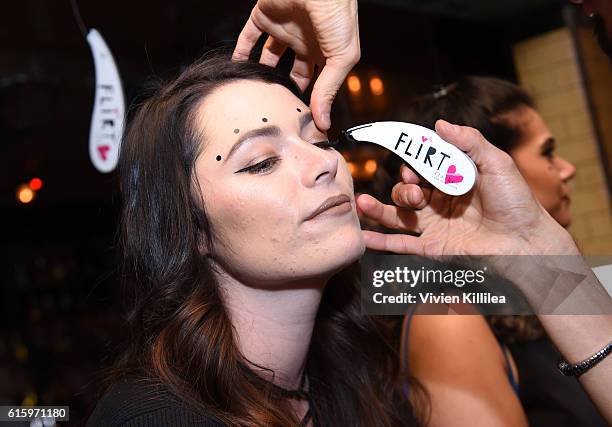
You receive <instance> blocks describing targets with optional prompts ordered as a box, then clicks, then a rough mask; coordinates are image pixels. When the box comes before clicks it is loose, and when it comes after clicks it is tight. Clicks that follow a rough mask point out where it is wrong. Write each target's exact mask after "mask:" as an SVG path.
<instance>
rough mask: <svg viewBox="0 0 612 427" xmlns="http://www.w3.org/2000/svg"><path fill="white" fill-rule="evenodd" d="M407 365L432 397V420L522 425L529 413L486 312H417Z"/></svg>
mask: <svg viewBox="0 0 612 427" xmlns="http://www.w3.org/2000/svg"><path fill="white" fill-rule="evenodd" d="M403 339H407V340H408V349H409V351H408V369H409V372H410V374H411V375H413V376H415V377H416V378H417V379H418V380H419V381H420V382H421V384H423V385H424V386H425V388H426V389H427V391H428V393H429V395H430V399H431V418H430V420H429V424H428V426H430V427H446V426H466V427H467V426H470V427H497V426H499V427H505V426H508V427H521V426H525V427H526V426H527V418H526V416H525V413H524V412H523V408H522V406H521V403H520V401H519V399H518V397H517V396H516V394H515V392H514V390H513V389H512V386H511V384H510V382H509V380H508V372H507V369H506V364H505V359H504V355H503V353H502V349H501V347H500V346H499V344H498V343H497V340H496V339H495V336H494V335H493V333H492V332H491V329H490V328H489V326H488V325H487V323H486V321H485V319H484V318H483V317H482V316H447V315H441V316H432V315H415V316H413V318H412V321H411V324H410V328H409V333H408V334H407V336H404V337H403Z"/></svg>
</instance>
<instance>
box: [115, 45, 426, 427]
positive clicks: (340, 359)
mask: <svg viewBox="0 0 612 427" xmlns="http://www.w3.org/2000/svg"><path fill="white" fill-rule="evenodd" d="M245 79H246V80H256V81H262V82H265V83H268V84H279V85H282V86H284V87H286V88H288V89H289V90H291V92H292V93H294V94H295V95H296V96H298V97H300V98H301V93H300V91H299V89H298V88H297V86H296V85H295V83H294V82H293V81H292V80H290V79H289V78H288V77H286V76H283V75H281V74H279V73H278V72H277V71H276V70H275V69H273V68H271V67H267V66H264V65H261V64H257V63H250V62H232V61H230V60H229V58H228V57H226V56H218V55H217V56H213V57H210V58H208V59H204V60H200V61H198V62H197V63H195V64H193V65H191V66H190V67H188V68H187V69H186V70H185V71H184V72H183V73H181V75H180V76H179V77H178V78H177V79H176V80H174V81H171V82H169V83H166V84H162V85H161V87H159V88H158V89H157V90H156V92H155V93H154V94H153V96H152V97H150V98H149V99H147V100H146V101H145V102H143V103H142V104H141V105H139V106H138V109H137V110H136V112H135V114H134V117H133V118H132V120H131V121H130V123H129V126H128V128H127V131H126V134H125V136H124V140H123V143H122V147H121V155H120V167H119V174H120V181H121V192H122V196H123V209H122V214H121V225H120V232H119V233H120V249H121V251H120V254H121V266H122V267H121V268H122V269H121V272H122V275H121V277H122V281H123V290H124V297H123V298H124V302H125V304H126V309H127V311H128V316H127V324H128V326H129V328H128V331H127V332H128V337H127V339H126V348H125V350H124V351H123V353H122V354H121V356H120V358H119V359H118V360H117V362H116V364H115V365H114V366H113V368H112V370H111V372H110V374H109V375H108V380H107V383H108V384H112V383H113V382H115V381H116V380H117V379H119V378H120V377H122V376H124V375H128V374H131V373H134V372H142V373H144V375H145V376H146V377H147V378H149V379H151V380H152V381H156V382H159V383H160V384H162V385H163V386H165V387H167V388H168V389H169V390H170V391H171V392H172V393H173V394H174V395H176V396H178V397H179V398H180V399H181V400H183V401H185V402H188V403H190V404H191V405H194V406H195V407H196V408H197V409H201V410H203V411H206V412H208V413H210V414H212V415H214V416H215V417H216V418H218V419H219V420H221V421H222V422H224V423H225V424H227V425H231V426H283V427H284V426H292V425H298V420H297V418H296V415H295V414H294V411H293V410H292V407H291V405H290V403H289V402H288V401H286V400H284V399H282V398H280V397H279V396H278V395H277V394H275V391H274V388H273V387H271V386H270V383H268V382H266V381H264V380H263V379H262V378H260V377H259V376H258V375H253V372H252V371H249V368H246V367H247V366H252V365H250V363H249V361H248V360H245V358H244V357H243V355H242V354H241V353H240V351H239V349H238V347H237V345H236V341H235V336H234V331H233V329H232V324H231V322H230V318H229V316H228V312H227V310H226V308H225V306H224V303H223V299H222V298H221V295H220V292H219V288H218V284H217V283H216V281H215V276H214V274H213V270H212V267H211V263H210V262H209V257H212V256H213V255H214V253H215V247H214V242H215V230H214V229H212V228H211V224H210V222H209V220H208V217H207V214H206V202H207V201H206V200H202V198H201V191H200V189H199V187H198V184H197V180H196V179H195V178H194V164H195V161H196V159H197V157H198V153H199V152H200V151H201V149H202V144H203V143H205V142H206V136H205V135H202V134H201V132H200V131H199V130H198V129H197V128H196V124H195V114H196V111H197V109H198V106H199V105H201V103H202V102H206V96H207V95H208V94H210V93H211V91H213V90H214V89H215V88H217V87H219V86H221V85H223V84H226V83H228V82H231V81H236V80H245ZM203 247H205V248H206V251H202V250H201V249H202V248H203ZM203 253H206V254H205V255H203ZM357 272H358V264H357V263H355V264H353V265H352V266H350V267H349V268H346V269H345V270H343V271H341V272H340V273H338V274H336V275H335V276H334V277H333V278H332V279H331V280H330V281H329V282H328V284H327V287H326V289H325V291H324V294H323V297H322V301H321V306H320V309H319V312H318V315H317V319H316V323H315V327H314V331H313V335H312V341H311V344H310V350H309V354H308V358H307V366H306V369H307V372H308V377H309V385H310V394H311V397H312V400H313V402H314V407H313V408H311V410H312V411H313V412H314V416H315V418H316V420H317V422H318V425H320V426H337V425H347V426H348V425H350V426H361V425H363V426H394V425H413V423H414V422H413V415H412V408H411V405H410V403H409V402H408V400H407V398H406V396H405V394H404V393H402V391H401V390H402V387H403V386H405V385H406V383H405V379H404V378H405V377H404V376H403V374H402V373H401V372H400V371H399V358H398V354H397V351H396V349H394V348H393V347H392V346H391V345H390V342H391V341H390V339H391V337H390V336H389V334H390V330H389V328H388V327H387V326H386V324H385V323H383V322H382V321H381V320H379V319H377V318H374V317H368V316H362V315H361V313H360V299H359V298H360V293H359V285H358V281H357V274H356V273H357ZM245 368H246V369H245Z"/></svg>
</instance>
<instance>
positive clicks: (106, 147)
mask: <svg viewBox="0 0 612 427" xmlns="http://www.w3.org/2000/svg"><path fill="white" fill-rule="evenodd" d="M108 150H110V146H109V145H98V152H99V153H100V157H102V160H106V154H107V153H108Z"/></svg>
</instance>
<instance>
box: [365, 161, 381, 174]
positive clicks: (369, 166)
mask: <svg viewBox="0 0 612 427" xmlns="http://www.w3.org/2000/svg"><path fill="white" fill-rule="evenodd" d="M363 168H364V169H365V171H366V173H367V174H368V175H373V174H374V172H376V169H377V168H378V165H377V164H376V160H372V159H370V160H366V162H365V164H364V165H363Z"/></svg>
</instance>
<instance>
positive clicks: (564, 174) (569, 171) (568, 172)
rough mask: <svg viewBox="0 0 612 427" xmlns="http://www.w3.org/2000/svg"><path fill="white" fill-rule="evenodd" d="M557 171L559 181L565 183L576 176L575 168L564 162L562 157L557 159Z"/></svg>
mask: <svg viewBox="0 0 612 427" xmlns="http://www.w3.org/2000/svg"><path fill="white" fill-rule="evenodd" d="M557 169H558V170H559V176H560V177H561V180H562V181H564V182H567V181H569V180H571V179H572V178H574V176H576V166H574V165H573V164H572V163H570V162H568V161H567V160H565V159H564V158H563V157H557Z"/></svg>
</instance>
